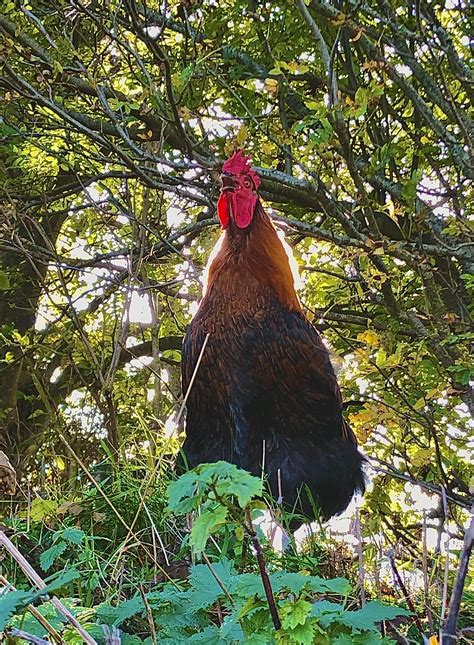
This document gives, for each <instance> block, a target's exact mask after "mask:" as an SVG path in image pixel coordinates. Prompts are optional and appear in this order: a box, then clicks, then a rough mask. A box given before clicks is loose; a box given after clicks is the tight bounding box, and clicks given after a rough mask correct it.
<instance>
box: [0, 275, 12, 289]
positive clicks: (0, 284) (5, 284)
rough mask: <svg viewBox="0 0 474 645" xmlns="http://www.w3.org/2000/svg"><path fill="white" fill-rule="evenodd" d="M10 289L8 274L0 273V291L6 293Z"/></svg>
mask: <svg viewBox="0 0 474 645" xmlns="http://www.w3.org/2000/svg"><path fill="white" fill-rule="evenodd" d="M9 288H10V278H9V276H8V273H6V272H5V271H0V291H7V289H9Z"/></svg>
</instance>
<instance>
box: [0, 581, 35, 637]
mask: <svg viewBox="0 0 474 645" xmlns="http://www.w3.org/2000/svg"><path fill="white" fill-rule="evenodd" d="M33 598H34V593H32V592H30V591H18V590H17V591H10V592H8V591H7V592H5V593H3V595H2V596H0V632H2V631H3V630H4V629H5V627H6V626H7V625H8V624H9V620H10V618H11V617H12V616H13V614H15V613H17V612H18V611H19V610H20V609H23V608H24V607H26V606H27V605H28V604H29V603H30V602H31V601H32V600H33Z"/></svg>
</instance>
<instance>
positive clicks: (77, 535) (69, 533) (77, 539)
mask: <svg viewBox="0 0 474 645" xmlns="http://www.w3.org/2000/svg"><path fill="white" fill-rule="evenodd" d="M85 537H86V534H85V533H84V531H81V529H74V528H69V529H66V530H64V531H63V532H62V533H61V538H62V539H63V540H65V541H66V542H70V543H71V544H82V542H83V540H84V538H85Z"/></svg>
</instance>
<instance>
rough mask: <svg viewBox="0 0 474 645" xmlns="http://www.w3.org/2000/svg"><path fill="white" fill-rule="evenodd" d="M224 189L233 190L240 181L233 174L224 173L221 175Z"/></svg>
mask: <svg viewBox="0 0 474 645" xmlns="http://www.w3.org/2000/svg"><path fill="white" fill-rule="evenodd" d="M221 183H222V191H223V192H225V191H232V190H234V188H237V185H238V182H237V180H236V179H235V177H234V176H233V175H228V174H227V173H222V175H221Z"/></svg>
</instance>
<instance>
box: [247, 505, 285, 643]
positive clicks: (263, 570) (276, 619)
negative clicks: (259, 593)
mask: <svg viewBox="0 0 474 645" xmlns="http://www.w3.org/2000/svg"><path fill="white" fill-rule="evenodd" d="M245 515H246V518H247V523H248V526H247V527H246V529H247V533H248V535H249V536H250V539H251V540H252V544H253V546H254V549H255V553H256V556H257V562H258V568H259V569H260V576H261V578H262V582H263V588H264V589H265V595H266V597H267V601H268V607H269V609H270V615H271V617H272V621H273V625H274V627H275V629H276V630H277V631H278V630H279V629H281V620H280V616H279V615H278V609H277V606H276V602H275V596H274V595H273V589H272V584H271V582H270V578H269V576H268V572H267V567H266V565H265V557H264V555H263V551H262V546H261V544H260V542H259V540H258V537H257V533H256V532H255V529H254V526H253V522H252V517H251V515H250V509H246V511H245Z"/></svg>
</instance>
